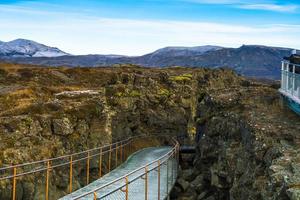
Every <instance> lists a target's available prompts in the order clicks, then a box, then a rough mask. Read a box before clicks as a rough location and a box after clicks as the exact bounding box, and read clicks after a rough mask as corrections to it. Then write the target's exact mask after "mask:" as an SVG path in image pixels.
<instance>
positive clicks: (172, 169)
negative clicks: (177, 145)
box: [171, 149, 176, 186]
mask: <svg viewBox="0 0 300 200" xmlns="http://www.w3.org/2000/svg"><path fill="white" fill-rule="evenodd" d="M174 150H175V151H174V152H173V153H172V157H171V167H172V168H171V171H172V182H171V186H172V185H173V182H174V159H175V152H176V149H174Z"/></svg>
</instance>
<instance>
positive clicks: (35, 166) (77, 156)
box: [0, 134, 179, 200]
mask: <svg viewBox="0 0 300 200" xmlns="http://www.w3.org/2000/svg"><path fill="white" fill-rule="evenodd" d="M151 137H170V135H168V134H166V135H157V134H151V135H145V134H143V135H137V136H132V137H129V138H127V139H123V140H120V141H117V142H114V143H111V144H106V145H104V146H100V147H96V148H93V149H88V150H85V151H81V152H76V153H72V154H68V155H63V156H59V157H54V158H49V159H43V160H39V161H33V162H27V163H23V164H16V165H12V166H7V167H2V168H0V181H3V180H11V181H12V184H13V185H12V188H11V189H12V199H13V200H16V182H17V180H19V178H20V177H24V176H26V175H32V174H36V173H41V172H44V171H45V172H46V174H45V175H46V178H47V179H46V180H45V181H46V182H45V185H46V188H47V190H46V191H47V192H46V193H45V195H46V199H48V195H49V194H48V188H49V179H48V176H49V172H50V171H51V170H53V169H56V168H59V167H63V166H68V165H69V166H70V167H69V176H70V177H69V193H71V192H72V185H73V175H72V171H73V165H75V164H76V163H77V164H80V163H79V162H81V161H85V162H86V166H85V168H86V184H88V183H89V178H90V174H89V171H90V161H91V159H95V157H96V159H97V158H98V157H99V159H97V162H98V170H99V176H98V177H99V178H100V177H102V174H103V175H104V174H105V173H107V172H110V171H111V169H113V168H114V167H117V166H118V163H119V164H120V163H121V162H123V160H124V159H126V158H127V157H128V156H129V154H131V153H132V147H131V146H132V143H133V142H134V141H135V139H143V138H144V139H145V138H151ZM174 141H176V142H177V140H175V139H174V138H173V142H174ZM176 142H175V144H174V145H176V144H177V145H179V143H178V142H177V143H176ZM135 147H137V148H140V147H138V146H135ZM112 152H116V153H114V154H113V155H112ZM119 152H120V153H119ZM123 152H124V153H123ZM125 154H126V155H125ZM102 157H103V158H106V159H107V160H108V162H106V163H105V161H102ZM112 159H114V160H116V162H115V164H112V162H111V160H112ZM118 159H120V160H121V162H118ZM103 165H104V166H105V165H106V166H108V168H104V171H103V169H102V166H103ZM83 168H84V167H83ZM102 172H103V173H102ZM38 176H40V175H38ZM29 178H30V177H29ZM22 180H23V179H22ZM24 180H25V181H26V179H24ZM7 183H9V182H7Z"/></svg>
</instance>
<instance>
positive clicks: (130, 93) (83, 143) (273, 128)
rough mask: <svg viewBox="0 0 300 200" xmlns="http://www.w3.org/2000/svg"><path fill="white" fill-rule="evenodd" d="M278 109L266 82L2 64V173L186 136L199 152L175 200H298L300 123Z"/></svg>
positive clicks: (213, 74)
mask: <svg viewBox="0 0 300 200" xmlns="http://www.w3.org/2000/svg"><path fill="white" fill-rule="evenodd" d="M279 102H280V101H279V96H278V94H277V91H276V89H274V88H273V87H271V86H270V85H269V84H262V83H256V82H253V81H250V80H246V79H244V78H242V77H240V76H237V75H236V74H235V73H234V72H233V71H231V70H224V69H218V70H209V69H191V68H181V67H176V68H165V69H145V68H141V67H138V66H132V65H119V66H116V67H113V68H42V67H36V66H25V65H23V66H20V65H14V64H1V65H0V137H1V140H0V166H7V165H11V164H16V163H23V162H27V161H33V160H39V159H43V158H49V157H56V156H60V155H64V154H66V153H71V152H78V151H81V150H85V149H88V148H93V147H96V146H100V145H102V144H105V143H108V142H111V141H112V140H114V139H116V138H126V137H128V136H132V135H138V134H174V135H176V134H185V135H186V136H187V137H188V138H189V141H185V142H189V143H192V142H193V141H196V144H197V154H196V155H195V157H194V158H193V162H192V164H191V165H185V166H184V170H183V171H182V173H181V174H182V175H181V177H180V178H179V179H178V183H177V186H176V187H175V191H174V192H173V194H172V196H173V197H174V198H177V199H197V198H198V199H242V198H245V199H276V198H277V199H289V198H290V199H297V198H298V197H299V196H297V195H299V190H298V188H299V187H298V184H299V181H297V180H298V176H299V175H300V174H299V171H297V170H299V169H298V167H299V158H297V151H298V149H299V140H298V139H299V136H297V133H299V127H300V126H299V118H297V117H296V116H294V115H293V114H292V113H290V112H289V111H288V110H283V109H282V108H281V107H280V105H279ZM61 180H62V181H60V182H59V184H57V185H52V186H51V187H53V188H52V191H56V194H57V196H59V195H61V194H64V193H65V192H67V183H65V181H63V180H64V178H62V179H61ZM4 185H5V184H4ZM80 185H81V182H80V181H79V182H78V187H80ZM38 190H40V188H38V187H37V186H33V184H32V183H31V184H30V183H27V184H19V185H18V191H19V194H21V195H19V197H20V199H39V198H40V197H41V196H39V192H38ZM6 191H7V190H4V189H3V188H1V189H0V199H6V198H7V196H9V194H7V192H6Z"/></svg>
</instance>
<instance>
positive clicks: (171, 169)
mask: <svg viewBox="0 0 300 200" xmlns="http://www.w3.org/2000/svg"><path fill="white" fill-rule="evenodd" d="M173 142H174V146H173V148H172V149H171V150H170V151H169V152H167V153H166V154H165V155H163V156H161V157H160V158H158V159H156V160H154V161H152V162H150V163H148V164H146V165H144V166H142V167H140V168H138V169H135V170H133V171H131V172H130V173H127V174H125V175H123V176H122V177H119V178H117V179H115V180H113V181H111V182H109V183H106V184H104V185H101V186H99V187H98V188H95V189H93V190H90V191H88V192H85V193H82V194H81V195H78V196H76V197H72V198H68V199H72V200H79V199H80V200H88V199H94V200H96V199H101V200H102V199H103V200H112V199H114V200H118V199H120V200H121V199H122V200H123V199H124V200H128V199H130V200H141V199H145V200H148V199H151V200H152V199H158V200H160V199H166V198H167V197H168V195H169V193H170V191H171V189H172V187H173V185H174V184H175V181H176V178H177V173H178V162H179V143H178V142H177V141H176V140H175V139H173Z"/></svg>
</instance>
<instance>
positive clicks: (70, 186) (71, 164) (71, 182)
mask: <svg viewBox="0 0 300 200" xmlns="http://www.w3.org/2000/svg"><path fill="white" fill-rule="evenodd" d="M69 184H70V185H69V192H70V193H71V192H72V190H73V188H72V187H73V156H72V155H71V157H70V182H69Z"/></svg>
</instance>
